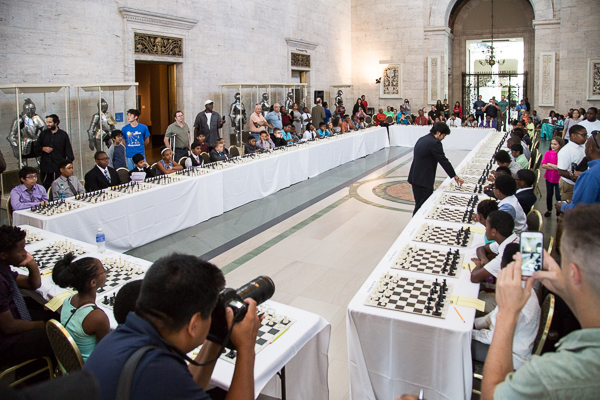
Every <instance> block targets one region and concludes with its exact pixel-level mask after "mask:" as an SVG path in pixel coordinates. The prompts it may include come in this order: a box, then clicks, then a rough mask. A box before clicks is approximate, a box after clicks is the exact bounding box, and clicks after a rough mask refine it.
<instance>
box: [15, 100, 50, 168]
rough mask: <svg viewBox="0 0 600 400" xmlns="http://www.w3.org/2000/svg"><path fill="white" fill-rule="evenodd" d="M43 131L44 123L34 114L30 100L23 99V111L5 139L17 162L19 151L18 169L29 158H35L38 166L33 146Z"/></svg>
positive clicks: (34, 110)
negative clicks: (19, 164)
mask: <svg viewBox="0 0 600 400" xmlns="http://www.w3.org/2000/svg"><path fill="white" fill-rule="evenodd" d="M44 129H46V123H45V122H44V120H43V119H42V118H41V117H40V116H39V115H38V114H37V113H36V107H35V104H34V103H33V101H31V99H25V101H24V102H23V111H22V112H21V114H19V118H17V119H15V120H14V121H13V123H12V127H11V129H10V133H9V134H8V136H7V137H6V140H8V142H9V143H10V147H11V148H12V151H13V155H14V156H15V158H16V159H17V160H18V159H19V149H20V158H21V161H20V162H21V166H20V167H24V166H25V165H28V164H27V160H28V159H29V158H35V159H36V161H37V164H38V165H39V158H36V156H35V152H34V149H33V145H34V143H35V141H36V140H37V138H38V136H39V134H40V133H41V132H42V131H43V130H44Z"/></svg>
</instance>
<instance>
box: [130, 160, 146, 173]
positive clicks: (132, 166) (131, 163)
mask: <svg viewBox="0 0 600 400" xmlns="http://www.w3.org/2000/svg"><path fill="white" fill-rule="evenodd" d="M144 161H146V156H144ZM134 168H135V164H134V163H133V159H131V158H129V157H127V169H128V170H130V171H131V170H132V169H134Z"/></svg>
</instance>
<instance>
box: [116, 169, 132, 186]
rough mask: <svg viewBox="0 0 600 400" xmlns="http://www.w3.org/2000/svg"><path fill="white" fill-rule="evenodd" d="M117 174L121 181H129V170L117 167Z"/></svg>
mask: <svg viewBox="0 0 600 400" xmlns="http://www.w3.org/2000/svg"><path fill="white" fill-rule="evenodd" d="M117 175H119V180H120V181H121V183H129V182H130V181H131V178H130V177H129V170H128V169H127V168H124V167H121V168H117Z"/></svg>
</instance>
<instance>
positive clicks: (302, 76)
mask: <svg viewBox="0 0 600 400" xmlns="http://www.w3.org/2000/svg"><path fill="white" fill-rule="evenodd" d="M307 78H308V71H301V70H297V69H293V70H292V79H291V81H292V83H307ZM292 91H293V92H294V103H296V104H298V107H299V108H300V110H302V107H303V106H307V104H306V100H305V99H304V98H303V96H304V94H303V91H302V89H301V88H295V89H292ZM303 100H304V101H303Z"/></svg>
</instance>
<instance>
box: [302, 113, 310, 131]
mask: <svg viewBox="0 0 600 400" xmlns="http://www.w3.org/2000/svg"><path fill="white" fill-rule="evenodd" d="M311 122H312V115H310V113H309V112H308V107H304V112H303V113H302V129H303V130H304V131H305V130H306V128H307V125H308V124H310V123H311Z"/></svg>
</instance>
